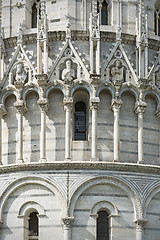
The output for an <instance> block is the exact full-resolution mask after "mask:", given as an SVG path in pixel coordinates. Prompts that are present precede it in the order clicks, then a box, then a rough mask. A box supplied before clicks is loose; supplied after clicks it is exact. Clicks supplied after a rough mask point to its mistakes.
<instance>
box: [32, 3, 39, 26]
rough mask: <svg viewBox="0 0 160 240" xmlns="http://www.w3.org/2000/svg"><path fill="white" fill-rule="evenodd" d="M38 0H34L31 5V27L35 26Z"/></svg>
mask: <svg viewBox="0 0 160 240" xmlns="http://www.w3.org/2000/svg"><path fill="white" fill-rule="evenodd" d="M38 2H39V0H37V2H34V4H33V6H32V28H37V15H38V8H37V3H38ZM39 14H40V13H39Z"/></svg>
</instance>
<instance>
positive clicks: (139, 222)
mask: <svg viewBox="0 0 160 240" xmlns="http://www.w3.org/2000/svg"><path fill="white" fill-rule="evenodd" d="M134 223H135V224H136V229H137V230H140V231H143V230H144V226H145V224H146V223H147V220H146V219H144V218H139V219H137V220H136V221H135V222H134Z"/></svg>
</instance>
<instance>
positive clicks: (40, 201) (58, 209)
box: [0, 176, 65, 240]
mask: <svg viewBox="0 0 160 240" xmlns="http://www.w3.org/2000/svg"><path fill="white" fill-rule="evenodd" d="M63 204H64V202H63V200H62V197H61V194H60V193H59V192H58V191H57V189H56V188H54V186H53V185H52V184H50V183H48V182H47V181H45V180H42V179H40V178H35V177H32V176H30V177H28V179H27V178H24V179H17V182H16V181H15V182H14V183H13V184H11V185H10V186H9V187H8V189H6V191H5V193H4V194H3V197H2V198H1V203H0V205H1V211H2V212H1V217H2V221H3V226H2V231H3V235H6V234H8V235H9V236H10V238H13V239H14V238H15V239H16V238H17V236H18V237H19V238H20V239H25V240H28V238H26V235H25V233H26V231H25V230H26V228H25V226H26V222H27V219H28V217H29V215H30V213H31V212H34V211H36V212H37V213H38V219H39V230H40V232H43V233H44V234H45V236H46V238H49V236H50V235H49V234H50V233H49V231H48V226H51V225H52V224H53V225H56V224H57V225H58V226H59V227H58V226H57V230H58V232H59V235H60V236H58V237H59V240H60V239H61V238H62V237H63V230H62V228H61V218H62V214H63V213H62V212H63V211H64V209H65V207H64V205H63ZM55 216H56V217H55ZM52 236H53V237H54V238H55V237H56V233H53V234H52Z"/></svg>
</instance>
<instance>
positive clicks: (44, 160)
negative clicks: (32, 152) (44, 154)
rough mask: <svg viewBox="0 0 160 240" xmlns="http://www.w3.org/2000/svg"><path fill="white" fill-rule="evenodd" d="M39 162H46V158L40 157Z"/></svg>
mask: <svg viewBox="0 0 160 240" xmlns="http://www.w3.org/2000/svg"><path fill="white" fill-rule="evenodd" d="M39 162H41V163H46V162H47V159H46V158H41V159H40V160H39Z"/></svg>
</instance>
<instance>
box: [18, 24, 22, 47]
mask: <svg viewBox="0 0 160 240" xmlns="http://www.w3.org/2000/svg"><path fill="white" fill-rule="evenodd" d="M22 40H23V30H22V24H20V26H19V29H18V36H17V44H18V45H21V44H22Z"/></svg>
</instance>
